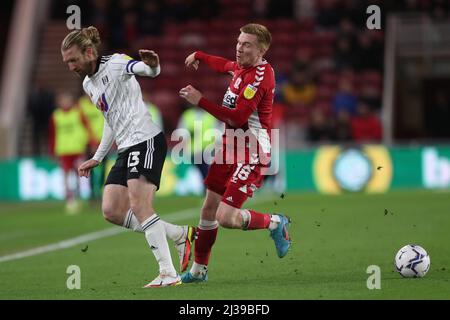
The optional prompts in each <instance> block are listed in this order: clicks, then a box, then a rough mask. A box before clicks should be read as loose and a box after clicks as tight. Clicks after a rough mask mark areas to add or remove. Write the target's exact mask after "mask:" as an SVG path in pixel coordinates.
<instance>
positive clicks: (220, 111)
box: [198, 97, 253, 128]
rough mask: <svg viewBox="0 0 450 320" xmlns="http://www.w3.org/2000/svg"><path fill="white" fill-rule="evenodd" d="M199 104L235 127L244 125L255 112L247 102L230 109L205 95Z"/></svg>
mask: <svg viewBox="0 0 450 320" xmlns="http://www.w3.org/2000/svg"><path fill="white" fill-rule="evenodd" d="M198 106H199V107H200V108H202V109H204V110H206V111H208V112H209V113H210V114H212V115H213V116H214V117H216V118H217V119H219V120H220V121H223V122H226V123H228V124H229V125H230V126H232V127H234V128H240V127H242V126H243V125H244V123H246V122H247V120H248V118H249V117H250V115H251V114H252V113H253V109H252V108H251V107H249V106H248V105H246V104H242V105H236V108H234V109H229V108H224V107H222V106H219V105H216V104H215V103H212V102H211V101H209V100H207V99H205V98H204V97H202V98H201V99H200V101H199V103H198Z"/></svg>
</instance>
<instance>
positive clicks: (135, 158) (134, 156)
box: [128, 151, 141, 168]
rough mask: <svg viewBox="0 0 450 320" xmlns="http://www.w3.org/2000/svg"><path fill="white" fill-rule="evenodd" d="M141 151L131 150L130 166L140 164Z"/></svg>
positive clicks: (129, 156)
mask: <svg viewBox="0 0 450 320" xmlns="http://www.w3.org/2000/svg"><path fill="white" fill-rule="evenodd" d="M140 154H141V153H140V152H139V151H133V152H130V154H129V155H128V168H129V167H135V166H137V165H138V164H139V155H140Z"/></svg>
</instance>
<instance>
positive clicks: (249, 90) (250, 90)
mask: <svg viewBox="0 0 450 320" xmlns="http://www.w3.org/2000/svg"><path fill="white" fill-rule="evenodd" d="M257 90H258V89H257V88H256V87H254V86H252V85H251V84H249V85H247V87H245V90H244V97H245V99H247V100H250V99H253V97H254V96H255V94H256V91H257Z"/></svg>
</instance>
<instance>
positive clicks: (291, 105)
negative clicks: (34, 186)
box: [29, 0, 449, 154]
mask: <svg viewBox="0 0 450 320" xmlns="http://www.w3.org/2000/svg"><path fill="white" fill-rule="evenodd" d="M72 4H78V5H79V6H80V7H81V8H82V24H83V26H88V25H95V26H96V27H97V28H98V29H99V30H100V33H101V35H102V39H103V42H104V43H103V45H104V48H103V49H104V51H105V52H108V53H111V52H125V53H135V52H136V43H141V42H140V41H142V39H144V38H149V37H150V38H151V39H154V42H153V43H156V41H157V40H158V41H164V40H167V39H172V38H170V36H172V35H173V34H172V35H170V34H169V33H170V30H172V31H173V30H177V32H182V31H183V28H184V26H196V28H191V29H189V30H190V31H189V34H188V35H189V37H186V36H185V37H184V38H182V40H183V41H188V42H189V41H190V44H193V47H195V45H197V44H199V46H198V47H199V48H200V49H203V50H208V48H209V47H208V43H206V45H205V43H204V42H202V41H200V40H201V39H202V36H205V37H206V35H205V34H206V33H207V31H208V28H209V27H211V26H213V25H215V26H218V25H220V24H219V23H220V22H222V23H223V25H224V26H227V25H233V26H234V25H236V26H239V23H248V22H250V21H256V22H262V23H267V24H268V27H269V30H270V31H272V35H273V38H274V41H273V45H272V47H271V49H270V50H269V52H268V54H267V59H268V61H269V62H270V63H271V64H272V65H273V67H274V69H275V71H276V78H277V90H276V99H275V104H274V122H275V126H279V125H280V124H285V126H286V128H287V135H288V138H290V139H291V140H292V141H298V142H300V143H302V144H303V143H305V142H306V143H308V142H311V143H328V142H380V141H381V139H382V134H383V132H382V124H381V112H382V89H383V86H382V80H383V62H384V61H383V56H384V39H385V34H384V31H383V27H384V25H385V19H386V13H387V12H391V11H402V12H405V11H406V12H422V13H423V12H428V13H429V15H430V16H432V17H434V18H436V19H447V18H448V12H449V3H448V2H447V1H444V0H402V1H381V0H378V1H368V0H361V1H360V0H317V1H315V0H283V1H279V0H255V1H249V0H165V1H162V0H161V1H158V0H153V1H152V0H145V1H144V0H114V1H108V0H93V1H88V0H78V1H77V0H70V1H69V0H59V1H53V5H52V14H51V18H52V19H53V20H58V19H59V20H62V19H66V18H67V14H66V8H67V6H68V5H72ZM372 4H375V5H378V6H380V8H381V12H382V15H381V23H382V29H381V30H369V29H368V28H367V26H366V20H367V18H368V17H369V14H367V13H366V9H367V7H368V6H369V5H372ZM233 23H234V24H233ZM186 28H187V27H186ZM180 30H181V31H180ZM186 30H187V29H186ZM233 32H234V34H233V36H234V35H235V34H237V32H238V28H237V29H236V30H233ZM172 33H173V32H172ZM192 35H193V36H194V37H192ZM177 36H178V35H177ZM221 36H222V35H220V34H213V36H212V37H210V38H209V39H210V40H209V41H211V42H210V43H215V42H217V41H219V39H218V38H220V37H221ZM180 39H181V38H180ZM186 39H187V40H186ZM199 39H200V40H199ZM168 41H169V40H168ZM170 41H171V40H170ZM177 45H179V43H174V44H173V46H177ZM234 46H235V43H233V42H231V43H228V44H227V48H228V49H230V50H231V52H232V51H233V50H234ZM220 48H221V47H218V50H219V51H220ZM176 49H177V48H175V50H176ZM212 51H213V53H214V50H212ZM227 52H228V51H227ZM182 54H183V55H184V53H182ZM180 57H181V56H177V57H176V59H178V60H179V59H180ZM161 58H162V59H163V60H164V61H167V60H168V59H169V58H167V57H166V56H165V55H164V52H163V53H161ZM227 58H230V59H232V58H233V56H227ZM163 66H164V65H163ZM166 70H167V71H170V68H164V71H166ZM181 71H182V70H181ZM171 76H172V79H170V80H169V81H170V82H168V83H169V84H172V82H173V81H175V80H173V78H175V79H176V78H178V77H177V76H176V74H175V76H173V74H172V75H171ZM158 79H159V78H158ZM158 79H156V80H154V82H155V83H157V82H158V81H159V83H160V84H161V86H163V85H164V84H165V83H166V82H164V76H162V78H161V80H158ZM218 85H219V87H218V89H217V88H215V89H214V90H216V91H214V92H218V93H217V97H218V98H219V99H220V96H219V94H222V95H223V93H224V92H225V90H226V86H224V85H222V84H221V83H219V84H218ZM176 86H178V84H176ZM143 87H144V91H146V90H145V89H146V88H147V87H146V85H145V84H144V86H143ZM158 88H160V87H158V86H157V85H155V87H153V88H151V90H150V91H152V93H155V91H157V90H159V89H158ZM214 92H213V93H214ZM54 95H55V93H54V92H51V91H50V90H48V89H47V88H45V86H44V85H39V84H36V86H35V88H34V89H33V91H32V92H31V94H30V99H29V110H30V115H31V117H32V121H33V128H34V129H33V130H34V135H35V137H36V139H37V141H36V144H35V145H36V149H35V150H34V152H35V154H42V153H43V152H45V151H43V150H42V149H40V148H39V145H40V144H41V143H40V142H39V137H40V138H42V137H46V136H47V134H48V130H47V128H48V125H47V124H48V122H49V120H50V119H51V116H52V113H53V112H54V110H55V109H56V108H57V107H59V106H58V104H57V103H56V102H55V98H54ZM172 99H177V97H176V96H174V97H172ZM150 100H151V98H149V101H148V103H151V102H153V103H154V104H156V106H155V108H156V110H158V109H159V110H161V109H167V110H171V111H170V112H169V111H168V112H166V113H164V112H163V114H162V116H161V114H159V117H162V122H161V124H162V126H164V127H165V128H166V132H169V133H170V131H171V130H173V129H175V128H176V124H177V123H178V121H179V119H180V117H181V115H182V112H183V111H184V110H185V109H186V108H187V107H188V106H186V105H182V104H181V101H179V100H176V101H178V102H177V105H176V107H175V109H176V110H177V111H176V112H172V111H173V109H170V108H168V107H166V106H164V108H162V106H161V105H160V104H162V103H164V99H162V100H158V99H156V101H150ZM170 101H172V100H170ZM217 103H220V100H218V101H217ZM77 104H79V103H77ZM171 117H172V118H173V117H174V119H171ZM44 140H46V139H44Z"/></svg>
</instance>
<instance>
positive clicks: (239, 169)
mask: <svg viewBox="0 0 450 320" xmlns="http://www.w3.org/2000/svg"><path fill="white" fill-rule="evenodd" d="M262 180H263V176H262V175H261V166H260V165H250V164H242V163H239V164H217V163H215V162H214V163H213V164H211V166H210V167H209V171H208V175H207V176H206V179H205V185H206V188H208V189H209V190H211V191H213V192H215V193H218V194H220V195H221V196H222V201H223V202H225V203H226V204H228V205H230V206H232V207H235V208H238V209H240V208H241V207H242V205H243V204H244V202H245V200H247V198H248V197H250V198H251V197H252V196H253V192H254V191H255V190H256V189H258V188H259V187H260V186H261V184H262Z"/></svg>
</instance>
